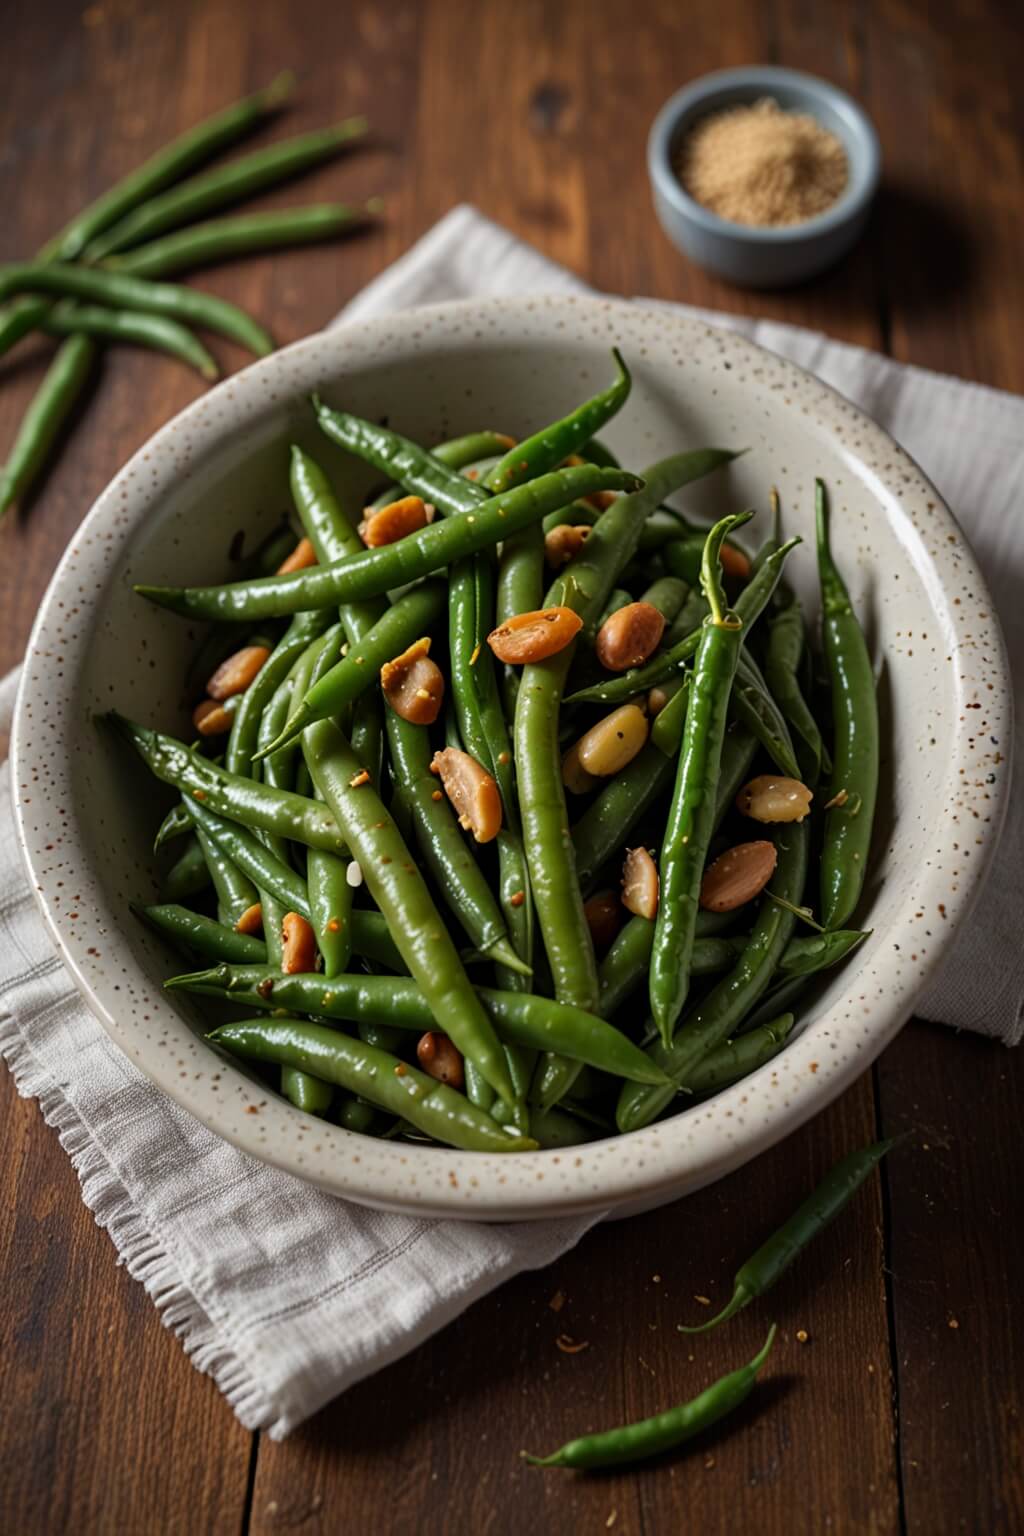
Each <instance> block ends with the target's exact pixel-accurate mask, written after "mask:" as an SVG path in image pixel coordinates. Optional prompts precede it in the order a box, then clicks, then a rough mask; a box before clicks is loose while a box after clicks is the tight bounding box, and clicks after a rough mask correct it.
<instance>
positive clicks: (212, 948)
mask: <svg viewBox="0 0 1024 1536" xmlns="http://www.w3.org/2000/svg"><path fill="white" fill-rule="evenodd" d="M131 910H132V911H133V912H134V913H135V916H136V917H137V918H139V919H140V920H141V921H142V922H144V923H148V924H149V926H150V927H151V928H155V929H156V931H157V932H158V933H161V934H164V935H165V936H166V937H167V938H169V939H174V940H176V941H177V942H178V943H179V944H182V945H184V946H185V947H186V948H188V949H190V950H192V951H193V953H194V954H197V955H202V956H203V957H204V958H205V959H207V960H227V961H229V962H230V963H233V964H236V965H263V964H265V963H266V958H267V946H266V945H265V944H264V943H263V941H262V940H261V939H257V938H255V937H253V935H251V934H247V933H236V932H235V930H234V928H229V927H228V926H227V925H226V924H225V923H215V922H214V920H213V918H212V917H204V916H203V915H202V913H201V912H190V911H189V909H188V907H182V906H178V905H176V904H175V903H165V904H164V905H161V906H149V907H143V906H136V905H134V903H133V904H132V908H131Z"/></svg>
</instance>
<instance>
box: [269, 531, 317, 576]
mask: <svg viewBox="0 0 1024 1536" xmlns="http://www.w3.org/2000/svg"><path fill="white" fill-rule="evenodd" d="M316 563H317V561H316V550H315V549H314V548H313V545H312V544H311V542H310V541H309V539H300V540H299V542H298V543H297V544H296V546H295V548H294V549H293V550H292V552H291V554H290V555H289V556H288V558H287V559H286V560H282V561H281V564H280V565H279V566H278V568H277V574H278V576H287V575H288V574H289V572H291V571H304V570H305V569H306V567H307V566H309V565H316Z"/></svg>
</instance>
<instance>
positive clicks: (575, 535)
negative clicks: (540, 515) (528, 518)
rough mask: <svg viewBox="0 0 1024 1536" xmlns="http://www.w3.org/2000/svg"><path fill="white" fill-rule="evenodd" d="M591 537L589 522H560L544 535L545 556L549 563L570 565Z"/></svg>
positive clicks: (555, 566)
mask: <svg viewBox="0 0 1024 1536" xmlns="http://www.w3.org/2000/svg"><path fill="white" fill-rule="evenodd" d="M589 538H590V525H589V524H588V523H559V524H558V525H557V526H556V527H554V528H552V529H551V532H550V533H546V534H545V535H544V558H545V560H546V561H547V563H548V565H552V566H554V568H555V569H556V570H557V569H558V568H559V566H562V565H568V564H569V561H570V560H573V559H575V557H576V556H577V555H578V554H579V552H580V550H581V549H582V548H583V546H584V544H585V543H586V542H587V540H588V539H589Z"/></svg>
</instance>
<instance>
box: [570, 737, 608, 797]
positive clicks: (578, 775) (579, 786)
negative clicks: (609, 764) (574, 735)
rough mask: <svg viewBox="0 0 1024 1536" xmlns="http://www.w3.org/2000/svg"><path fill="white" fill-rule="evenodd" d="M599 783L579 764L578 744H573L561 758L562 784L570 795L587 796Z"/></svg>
mask: <svg viewBox="0 0 1024 1536" xmlns="http://www.w3.org/2000/svg"><path fill="white" fill-rule="evenodd" d="M600 782H601V781H600V779H598V778H597V777H596V776H595V775H594V774H592V773H588V772H587V770H586V769H585V768H584V766H583V764H582V763H581V762H580V744H579V742H578V741H577V742H575V743H574V744H573V745H572V746H571V747H570V748H569V750H568V752H567V753H566V754H565V756H564V757H563V758H562V783H563V784H564V785H565V787H566V789H567V790H568V791H569V793H570V795H589V794H590V791H591V790H592V789H595V788H596V787H597V785H598V784H599V783H600Z"/></svg>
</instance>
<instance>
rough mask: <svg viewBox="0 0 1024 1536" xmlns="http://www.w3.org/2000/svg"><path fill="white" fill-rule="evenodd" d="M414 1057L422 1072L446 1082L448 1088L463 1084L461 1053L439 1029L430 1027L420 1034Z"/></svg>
mask: <svg viewBox="0 0 1024 1536" xmlns="http://www.w3.org/2000/svg"><path fill="white" fill-rule="evenodd" d="M416 1058H417V1060H418V1061H419V1064H420V1066H421V1067H422V1068H423V1070H424V1072H426V1073H427V1074H428V1075H429V1076H430V1077H435V1078H436V1079H437V1081H438V1082H439V1083H447V1084H448V1086H449V1088H462V1087H464V1086H465V1082H466V1069H465V1064H464V1063H463V1060H462V1053H461V1052H460V1051H459V1050H458V1049H457V1048H456V1047H455V1046H454V1045H453V1044H452V1042H451V1041H450V1040H449V1038H448V1036H447V1035H442V1034H441V1033H440V1031H439V1030H436V1029H431V1030H428V1031H427V1033H426V1034H425V1035H421V1036H420V1038H419V1042H418V1044H417V1046H416Z"/></svg>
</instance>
